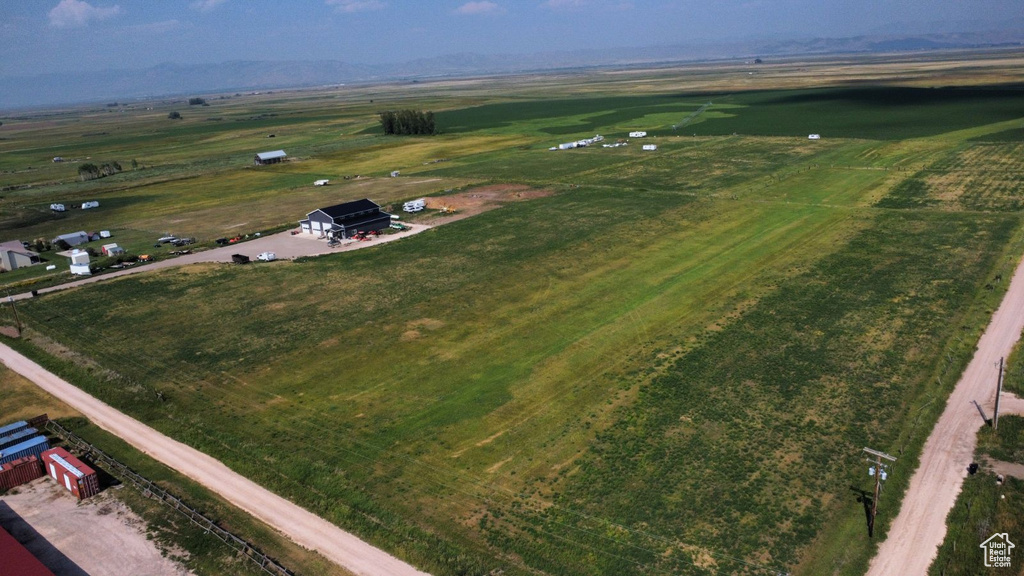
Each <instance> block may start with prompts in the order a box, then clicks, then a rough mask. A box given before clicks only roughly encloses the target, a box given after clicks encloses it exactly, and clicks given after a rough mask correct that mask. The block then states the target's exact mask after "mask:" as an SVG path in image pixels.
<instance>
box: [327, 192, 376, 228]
mask: <svg viewBox="0 0 1024 576" xmlns="http://www.w3.org/2000/svg"><path fill="white" fill-rule="evenodd" d="M379 209H380V205H379V204H377V203H376V202H374V201H372V200H370V199H369V198H363V199H362V200H355V201H353V202H345V203H344V204H335V205H334V206H328V207H327V208H321V209H320V211H321V212H323V213H324V214H327V215H328V216H330V217H331V218H333V219H334V221H335V222H338V220H340V219H343V218H348V217H349V216H351V215H353V214H357V213H359V212H366V211H367V210H379ZM338 223H339V224H341V222H338Z"/></svg>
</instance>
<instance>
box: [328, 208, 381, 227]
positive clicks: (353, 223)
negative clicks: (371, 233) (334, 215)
mask: <svg viewBox="0 0 1024 576" xmlns="http://www.w3.org/2000/svg"><path fill="white" fill-rule="evenodd" d="M378 220H387V221H389V222H390V221H391V214H388V213H387V212H375V213H373V214H365V215H363V216H354V217H352V218H343V219H341V220H337V219H335V220H334V225H335V226H344V227H345V228H348V229H356V230H358V229H359V227H360V226H364V225H366V224H369V223H371V222H376V221H378Z"/></svg>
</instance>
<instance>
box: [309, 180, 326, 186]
mask: <svg viewBox="0 0 1024 576" xmlns="http://www.w3.org/2000/svg"><path fill="white" fill-rule="evenodd" d="M328 182H330V180H315V181H313V186H327V183H328Z"/></svg>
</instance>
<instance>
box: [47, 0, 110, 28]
mask: <svg viewBox="0 0 1024 576" xmlns="http://www.w3.org/2000/svg"><path fill="white" fill-rule="evenodd" d="M120 13H121V7H120V6H117V5H114V6H110V7H108V8H97V7H96V6H93V5H92V4H89V3H88V2H84V1H83V0H60V4H57V5H56V6H54V7H53V10H50V14H49V16H50V26H53V27H54V28H78V27H81V26H85V25H86V24H88V23H89V22H90V21H91V20H106V19H107V18H112V17H114V16H117V15H118V14H120Z"/></svg>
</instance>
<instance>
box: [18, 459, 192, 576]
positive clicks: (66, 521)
mask: <svg viewBox="0 0 1024 576" xmlns="http://www.w3.org/2000/svg"><path fill="white" fill-rule="evenodd" d="M123 489H125V488H121V490H123ZM117 490H118V489H107V490H106V491H104V492H103V493H101V494H99V495H98V496H95V497H93V498H90V499H88V500H84V501H82V502H78V500H77V499H76V498H75V497H74V496H72V495H71V494H69V493H68V492H67V491H66V490H64V489H63V488H62V487H60V486H58V485H57V484H56V483H55V482H54V481H53V480H52V479H50V478H49V477H45V476H44V477H43V478H40V479H38V480H35V481H33V482H31V483H29V484H26V485H25V486H22V487H20V488H18V489H16V490H15V491H14V492H15V493H12V494H7V495H5V496H4V498H3V501H2V502H0V526H3V527H4V528H5V529H7V530H8V532H10V533H11V535H13V536H14V537H15V539H17V540H18V541H19V542H21V543H22V544H24V545H25V547H26V548H28V549H29V551H30V552H32V553H33V554H34V555H35V556H36V557H37V558H39V560H40V561H41V562H42V563H43V564H45V565H46V566H47V567H48V568H50V570H51V571H53V572H54V573H55V574H83V573H84V574H90V575H92V576H101V575H104V574H109V575H115V574H136V575H141V576H144V575H153V576H157V575H172V574H173V575H185V574H192V572H190V571H189V570H187V569H186V568H185V567H184V566H182V565H181V564H180V563H179V562H176V561H175V560H172V559H171V557H174V556H177V557H181V555H182V552H181V551H179V550H165V549H161V548H160V547H159V546H158V545H157V544H156V543H155V542H154V541H153V540H151V539H149V538H148V537H147V535H146V523H145V521H143V520H142V518H140V517H139V516H138V515H136V514H135V513H134V512H132V511H131V510H130V509H129V508H128V507H127V506H126V505H125V504H124V503H123V502H121V501H120V500H119V499H118V498H117V496H116V495H115V494H113V493H112V492H116V491H117ZM114 551H116V553H114ZM169 556H170V557H169Z"/></svg>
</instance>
